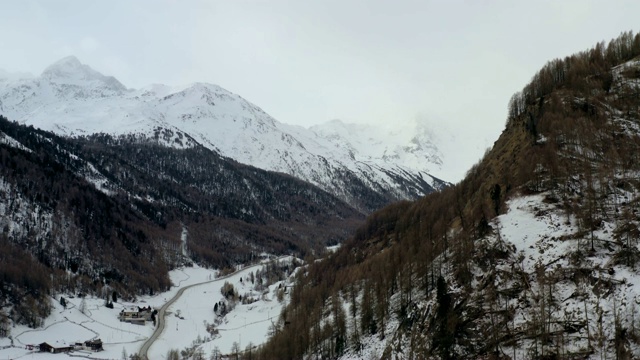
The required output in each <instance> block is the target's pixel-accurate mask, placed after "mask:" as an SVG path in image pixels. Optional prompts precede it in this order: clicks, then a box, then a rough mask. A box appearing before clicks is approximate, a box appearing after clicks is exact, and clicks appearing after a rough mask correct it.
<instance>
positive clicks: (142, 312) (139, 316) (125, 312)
mask: <svg viewBox="0 0 640 360" xmlns="http://www.w3.org/2000/svg"><path fill="white" fill-rule="evenodd" d="M156 313H157V310H154V309H152V308H151V306H147V307H139V306H136V307H130V308H126V309H122V310H121V311H120V314H118V319H119V320H120V321H124V322H128V323H132V324H136V325H145V324H146V322H147V321H154V320H155V314H156Z"/></svg>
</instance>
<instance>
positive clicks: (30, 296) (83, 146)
mask: <svg viewBox="0 0 640 360" xmlns="http://www.w3.org/2000/svg"><path fill="white" fill-rule="evenodd" d="M165 135H166V134H162V133H161V132H158V133H157V136H156V137H155V138H147V137H145V136H134V135H131V136H122V137H118V138H115V137H112V136H109V135H104V134H98V135H93V136H90V137H81V138H76V139H69V138H62V137H59V136H56V135H54V134H52V133H49V132H45V131H41V130H37V129H34V128H33V127H25V126H22V125H19V124H17V123H14V122H11V121H9V120H7V119H5V118H1V117H0V283H1V284H2V285H0V316H1V317H2V319H4V318H5V317H6V316H10V317H11V318H12V319H13V320H14V321H15V322H18V323H25V324H28V325H30V326H38V325H39V324H40V323H41V320H42V318H43V317H45V316H46V315H47V314H48V313H49V311H50V309H49V305H48V304H49V301H48V297H49V296H50V295H52V294H54V293H56V292H65V293H72V294H73V293H83V294H94V295H96V296H106V295H108V294H112V292H113V291H116V292H117V293H119V294H120V296H121V297H125V298H133V297H135V296H136V295H140V294H153V293H156V292H158V291H164V290H166V289H168V288H169V287H170V285H171V284H170V281H169V278H168V275H167V272H168V270H169V269H172V268H174V267H176V266H182V265H188V264H189V263H191V262H192V261H196V262H198V264H200V265H202V266H209V267H215V268H218V269H223V268H227V267H232V266H233V265H235V264H240V263H248V262H251V261H254V260H258V259H259V258H260V257H261V256H263V254H265V253H268V254H285V253H286V254H296V255H297V256H300V257H304V256H306V255H308V254H312V253H315V254H318V253H321V252H323V251H324V248H325V247H326V246H327V245H328V244H335V243H337V242H340V241H342V240H343V239H345V238H346V237H347V236H348V234H350V232H352V231H353V230H354V229H355V228H356V226H357V225H358V224H360V223H362V221H363V219H364V216H363V214H362V213H360V212H359V211H358V210H356V209H354V208H353V207H351V206H350V205H348V204H346V203H344V202H343V201H342V200H340V199H338V198H336V197H335V196H333V195H331V194H329V193H327V192H325V191H323V190H321V189H319V188H317V187H316V186H313V185H310V184H309V183H306V182H304V181H301V180H298V179H296V178H293V177H291V176H289V175H286V174H281V173H274V172H268V171H264V170H260V169H257V168H253V167H250V166H246V165H241V164H239V163H237V162H235V161H233V160H230V159H227V158H224V157H221V156H220V155H219V154H217V153H215V152H213V151H211V150H209V149H206V148H204V147H202V146H199V145H198V144H197V143H195V142H194V143H193V144H192V146H190V147H188V148H186V149H176V148H168V147H166V146H162V144H160V140H161V139H160V138H161V137H162V136H165ZM171 135H175V134H171ZM184 141H192V142H193V139H189V138H184ZM361 195H362V196H365V197H366V196H369V195H372V196H376V195H375V194H374V193H373V192H366V191H365V193H363V194H361ZM378 200H380V199H374V201H378ZM27 269H28V270H27ZM6 323H7V322H5V321H3V324H6Z"/></svg>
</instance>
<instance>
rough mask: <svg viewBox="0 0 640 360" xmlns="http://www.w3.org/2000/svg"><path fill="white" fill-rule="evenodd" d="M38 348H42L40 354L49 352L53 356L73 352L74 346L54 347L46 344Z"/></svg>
mask: <svg viewBox="0 0 640 360" xmlns="http://www.w3.org/2000/svg"><path fill="white" fill-rule="evenodd" d="M38 347H39V348H40V352H49V353H53V354H59V353H66V352H69V351H72V350H73V346H70V345H62V346H58V345H56V346H53V345H50V344H48V343H46V342H43V343H42V344H40V345H38Z"/></svg>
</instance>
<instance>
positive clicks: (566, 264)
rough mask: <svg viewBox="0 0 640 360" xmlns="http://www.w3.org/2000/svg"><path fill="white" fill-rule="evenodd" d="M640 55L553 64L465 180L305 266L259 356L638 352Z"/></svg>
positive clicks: (590, 56)
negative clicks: (270, 336) (288, 302)
mask: <svg viewBox="0 0 640 360" xmlns="http://www.w3.org/2000/svg"><path fill="white" fill-rule="evenodd" d="M639 56H640V34H636V35H634V34H633V33H631V32H626V33H622V34H621V35H620V37H618V38H616V39H614V40H612V41H610V42H609V43H608V44H607V43H604V42H602V43H599V44H596V46H594V47H593V48H591V49H589V50H586V51H584V52H581V53H577V54H574V55H571V56H567V57H565V58H563V59H556V60H553V61H550V62H549V63H547V64H546V65H545V66H544V67H543V68H542V69H541V70H540V71H539V72H538V73H537V74H535V76H534V77H533V78H532V80H531V82H530V83H529V84H528V85H527V86H525V87H524V89H523V90H522V91H521V92H519V93H517V94H515V95H514V96H513V98H512V99H511V101H510V102H509V115H508V119H507V122H506V127H505V130H504V131H503V133H502V135H501V136H500V138H499V139H498V140H497V141H496V142H495V144H494V145H493V147H492V148H491V149H489V150H488V151H487V152H486V154H485V155H484V157H483V158H482V160H481V161H480V162H479V163H478V164H476V165H475V166H473V167H472V168H471V169H470V170H469V171H468V173H467V176H466V177H465V179H464V180H463V181H461V182H460V183H458V184H457V185H455V186H453V187H450V188H447V189H444V190H442V191H440V192H437V193H433V194H430V195H428V196H426V197H425V198H423V199H420V200H418V201H415V202H402V203H398V204H394V205H391V206H388V207H386V208H385V209H383V210H380V211H379V212H376V213H374V214H373V215H371V216H370V217H369V218H368V219H367V222H366V224H365V225H364V226H362V227H361V228H360V229H359V230H358V231H357V233H356V235H355V236H354V237H353V238H352V239H350V240H349V241H347V242H346V243H345V244H344V246H342V247H341V248H340V249H339V251H337V252H336V253H335V254H334V255H332V256H330V257H328V258H327V259H325V260H322V261H319V262H315V263H313V264H310V265H309V266H308V267H307V269H306V271H304V272H301V273H300V274H299V277H298V280H297V285H296V287H295V289H294V291H293V293H292V297H291V299H292V300H291V304H290V305H289V306H288V307H287V308H286V309H285V310H284V312H283V314H282V316H281V319H280V322H279V326H278V329H277V331H276V332H275V334H274V336H273V337H272V339H271V340H270V342H269V343H267V344H266V345H265V346H264V347H263V348H262V350H261V354H260V355H261V356H262V358H265V359H272V358H304V357H309V358H316V357H318V358H340V357H344V358H354V357H356V358H384V359H396V358H407V359H412V358H418V359H423V358H434V359H438V358H440V359H465V358H469V359H470V358H487V359H491V358H493V359H498V358H500V359H507V358H512V359H513V358H517V359H524V358H526V359H569V358H571V359H573V358H581V359H582V358H614V357H615V358H619V359H629V358H638V357H640V331H639V329H638V318H637V310H636V309H637V308H636V306H637V304H640V289H635V287H636V286H637V285H638V284H640V269H639V268H638V265H639V264H638V262H639V261H640V250H639V247H638V238H639V235H640V230H639V223H640V214H639V213H638V211H639V210H640V209H639V207H638V204H639V201H640V197H639V196H640V193H639V190H640V177H639V175H640V161H639V160H640V159H638V156H639V155H638V154H640V58H639ZM505 102H506V99H505Z"/></svg>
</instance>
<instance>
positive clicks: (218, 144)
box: [0, 57, 448, 212]
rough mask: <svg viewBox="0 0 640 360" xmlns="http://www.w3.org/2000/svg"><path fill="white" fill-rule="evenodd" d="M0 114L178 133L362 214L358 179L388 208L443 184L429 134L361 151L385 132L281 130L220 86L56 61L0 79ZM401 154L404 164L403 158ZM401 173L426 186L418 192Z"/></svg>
mask: <svg viewBox="0 0 640 360" xmlns="http://www.w3.org/2000/svg"><path fill="white" fill-rule="evenodd" d="M0 113H1V114H4V115H5V116H6V117H8V118H9V119H11V120H16V121H19V122H20V123H23V124H26V125H34V126H36V127H39V128H42V129H45V130H49V131H53V132H56V133H57V134H60V135H64V136H81V135H89V134H95V133H108V134H112V135H115V136H119V135H123V134H135V133H141V134H145V135H147V136H152V135H153V134H154V132H156V131H157V130H158V129H164V130H169V131H172V132H182V133H185V134H188V135H189V136H190V137H191V138H193V139H194V140H195V141H197V142H199V143H201V144H202V145H204V146H206V147H208V148H210V149H212V150H215V151H217V152H219V153H220V154H221V155H223V156H227V157H230V158H233V159H235V160H237V161H239V162H241V163H244V164H248V165H253V166H256V167H259V168H263V169H265V170H270V171H279V172H284V173H287V174H290V175H293V176H295V177H298V178H300V179H302V180H305V181H309V182H311V183H313V184H315V185H317V186H320V187H321V188H323V189H325V190H327V191H329V192H331V193H333V194H336V195H338V196H341V197H342V198H343V199H344V200H346V201H348V202H350V203H352V204H353V205H355V206H356V207H359V208H360V209H361V210H363V211H365V212H370V211H373V210H375V209H373V208H366V207H363V205H362V204H359V203H358V199H357V198H356V197H354V196H353V195H350V194H349V192H350V190H348V189H349V181H350V180H349V179H350V178H357V179H360V181H362V182H364V183H365V184H367V186H368V187H370V188H371V189H373V190H374V191H376V192H378V193H380V194H381V195H382V196H384V197H386V198H388V199H389V201H392V200H398V199H408V198H410V199H415V198H417V197H419V196H423V195H425V194H427V193H429V192H431V191H434V190H438V189H441V188H442V187H444V186H447V185H448V183H446V182H445V181H443V180H441V179H439V178H437V177H434V176H432V175H431V173H432V172H433V171H437V169H438V168H439V167H440V166H442V161H441V157H442V156H441V155H440V154H439V153H438V150H437V147H436V146H435V145H434V144H433V142H432V141H431V139H430V138H429V137H428V136H420V137H418V136H414V137H413V138H412V139H402V141H404V142H405V143H397V144H394V146H395V147H393V148H392V147H391V146H387V147H386V149H382V151H369V152H368V153H367V151H368V150H369V149H376V148H383V147H385V146H384V144H382V145H380V144H381V141H382V140H383V139H385V138H388V137H387V136H385V135H386V133H384V132H379V131H378V134H377V135H376V137H377V138H376V139H372V140H371V141H368V142H365V143H363V144H360V145H358V144H355V145H354V140H353V138H349V137H348V136H346V134H344V132H343V134H342V135H339V136H338V137H337V138H336V131H333V132H331V131H330V132H329V133H330V135H327V133H328V132H327V131H324V132H323V131H319V129H320V128H316V131H314V130H313V129H305V128H302V127H297V126H292V125H287V124H283V123H280V122H278V121H277V120H276V119H274V118H272V117H271V116H269V115H268V114H267V113H266V112H264V111H263V110H262V109H261V108H260V107H258V106H256V105H254V104H252V103H250V102H248V101H247V100H245V99H243V98H242V97H240V96H239V95H236V94H233V93H231V92H229V91H227V90H224V89H223V88H221V87H219V86H217V85H213V84H207V83H192V84H189V85H187V86H182V87H171V86H166V85H158V84H156V85H150V86H147V87H144V88H141V89H137V90H136V89H126V87H125V86H124V85H122V84H121V83H120V82H118V80H117V79H115V78H113V77H107V76H104V75H102V74H100V73H99V72H97V71H95V70H93V69H91V68H90V67H89V66H87V65H83V64H82V63H80V61H79V60H78V59H77V58H75V57H67V58H64V59H62V60H60V61H58V62H56V63H54V64H53V65H51V66H50V67H49V68H47V69H45V71H44V72H43V73H42V75H40V76H39V77H36V78H32V79H20V80H14V81H4V82H2V81H0ZM364 128H369V129H372V128H371V127H364ZM325 129H326V127H325ZM369 133H374V131H369ZM394 139H395V140H394V141H396V142H398V141H400V140H399V139H400V137H395V138H394ZM166 145H167V146H180V145H179V142H173V143H167V144H166ZM405 155H406V157H407V158H410V161H404V157H405ZM407 173H408V174H412V175H413V176H417V177H420V178H423V179H425V181H424V182H423V183H422V184H420V185H419V186H416V185H414V184H413V183H412V181H411V180H410V179H409V178H407V177H406V174H407ZM345 189H346V190H345Z"/></svg>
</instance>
